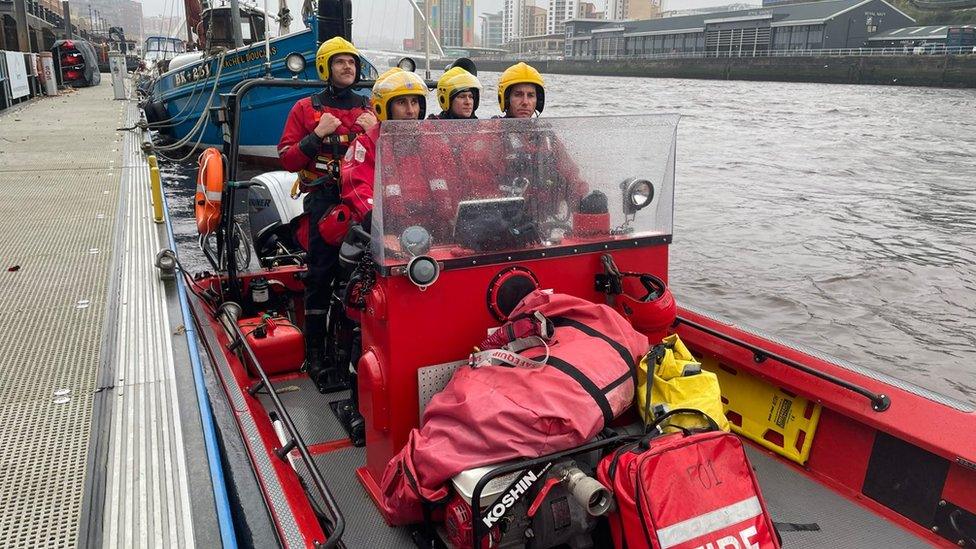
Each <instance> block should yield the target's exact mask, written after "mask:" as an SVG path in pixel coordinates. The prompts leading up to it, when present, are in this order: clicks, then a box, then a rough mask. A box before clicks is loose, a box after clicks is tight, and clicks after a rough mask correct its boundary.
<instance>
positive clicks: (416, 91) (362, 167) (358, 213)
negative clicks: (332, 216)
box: [337, 68, 427, 446]
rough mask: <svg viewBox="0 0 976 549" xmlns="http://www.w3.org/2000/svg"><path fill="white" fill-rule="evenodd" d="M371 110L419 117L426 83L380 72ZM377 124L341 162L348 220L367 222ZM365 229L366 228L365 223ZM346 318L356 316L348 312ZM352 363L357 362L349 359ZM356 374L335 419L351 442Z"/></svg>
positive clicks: (356, 417)
mask: <svg viewBox="0 0 976 549" xmlns="http://www.w3.org/2000/svg"><path fill="white" fill-rule="evenodd" d="M370 103H371V106H372V108H373V112H374V113H375V114H376V117H377V118H378V119H379V120H380V121H384V120H422V119H423V118H424V113H425V112H426V110H427V85H426V84H425V83H424V81H423V80H422V79H421V78H420V77H419V76H417V75H416V74H413V73H411V72H405V71H403V70H401V69H399V68H393V69H390V70H388V71H387V72H385V73H383V74H382V75H380V76H379V77H378V78H377V79H376V83H375V84H374V85H373V95H372V100H371V101H370ZM379 133H380V125H379V124H376V125H374V126H373V127H372V128H370V129H369V131H367V132H366V133H364V134H361V135H359V136H358V137H357V138H356V140H355V141H354V142H353V144H352V145H351V146H350V147H349V150H348V151H347V152H346V156H345V157H344V159H343V162H342V184H341V185H340V187H341V193H340V194H341V199H342V206H343V207H344V208H346V210H347V211H348V212H349V214H350V217H351V222H354V223H362V224H364V225H368V224H369V222H368V219H369V216H370V212H372V210H373V177H374V161H375V154H376V140H377V138H378V137H379ZM419 158H420V155H411V157H409V158H404V159H398V161H401V160H402V161H401V164H403V166H404V172H405V173H408V174H412V175H413V176H415V177H416V176H420V175H422V171H421V168H420V166H419V165H418V164H417V160H418V159H419ZM367 230H369V228H368V227H367ZM356 283H357V282H356V274H355V273H354V274H353V275H352V279H351V280H350V281H349V284H350V286H355V284H356ZM350 318H353V319H355V318H356V317H355V316H353V315H351V316H350ZM360 345H361V340H359V339H358V336H355V338H354V342H353V347H354V350H353V353H352V356H353V357H356V356H358V352H357V351H356V349H358V348H359V347H360ZM351 362H352V364H353V366H355V365H356V364H357V362H358V360H356V359H355V358H353V360H352V361H351ZM356 380H357V376H356V373H355V372H354V371H353V372H351V380H350V382H351V383H350V385H351V389H352V391H351V392H350V397H351V398H350V399H349V400H347V401H342V402H340V403H339V404H338V408H337V412H338V414H337V415H338V417H339V421H340V422H342V424H343V425H344V426H345V427H346V429H347V431H348V432H349V435H350V438H351V440H352V443H353V445H355V446H362V445H363V444H365V442H366V440H365V422H364V421H363V416H362V415H361V414H360V413H359V391H358V387H357V383H356Z"/></svg>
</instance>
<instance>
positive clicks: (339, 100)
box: [298, 90, 368, 192]
mask: <svg viewBox="0 0 976 549" xmlns="http://www.w3.org/2000/svg"><path fill="white" fill-rule="evenodd" d="M310 101H311V104H312V110H313V112H314V114H313V115H312V116H313V121H314V124H318V123H319V120H320V119H321V118H322V115H324V114H326V113H328V114H331V115H332V116H335V117H336V118H338V119H339V127H338V128H336V129H335V131H334V132H332V135H328V136H326V137H325V139H323V140H322V146H321V147H320V148H319V154H317V155H316V156H315V158H314V159H313V160H314V161H315V164H314V167H311V168H306V169H304V170H302V171H300V172H298V176H299V178H300V181H301V186H300V188H301V190H302V192H309V191H311V190H314V187H315V185H314V184H313V182H315V181H319V182H320V183H321V182H326V183H332V184H335V183H338V182H339V179H340V177H341V175H340V169H339V162H340V161H341V160H342V157H343V156H345V154H346V150H347V149H348V148H349V144H350V143H352V142H353V140H355V139H356V136H357V135H359V134H361V133H363V129H362V128H361V127H359V126H358V125H357V124H356V119H357V118H359V115H361V114H363V113H364V112H366V111H367V110H368V108H367V107H366V104H365V102H366V100H365V99H364V98H362V97H360V96H358V95H356V94H354V93H352V92H351V91H350V90H343V91H341V92H339V93H338V94H331V93H328V90H326V91H323V92H321V93H317V94H315V95H313V96H312V97H311V98H310ZM313 127H314V126H313ZM323 177H324V178H325V179H323Z"/></svg>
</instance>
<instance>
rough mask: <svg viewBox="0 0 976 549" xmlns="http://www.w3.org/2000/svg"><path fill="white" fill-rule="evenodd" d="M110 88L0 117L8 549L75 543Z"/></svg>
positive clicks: (113, 153) (109, 203)
mask: <svg viewBox="0 0 976 549" xmlns="http://www.w3.org/2000/svg"><path fill="white" fill-rule="evenodd" d="M111 92H112V88H111V85H110V84H109V85H108V86H101V87H98V88H90V89H83V90H79V91H77V92H75V93H71V94H67V95H63V96H60V97H56V98H46V99H43V100H38V101H34V102H31V103H27V104H25V105H23V106H21V107H15V108H13V109H10V110H8V111H7V112H5V113H4V114H3V115H0V287H2V288H3V291H2V292H0V545H3V546H4V547H72V546H75V545H76V544H77V541H78V540H77V535H78V521H79V517H80V515H81V507H82V494H83V486H84V482H85V473H86V458H87V454H88V441H89V433H90V426H91V417H92V401H93V398H92V395H93V393H94V391H95V388H96V372H97V368H98V364H99V361H100V359H101V358H102V356H101V353H100V347H101V339H102V328H103V322H104V318H105V312H106V292H107V283H106V281H107V278H108V274H109V270H110V262H111V258H112V248H113V244H114V230H115V217H116V205H117V204H118V199H119V183H120V179H121V178H120V175H121V170H120V169H119V166H118V165H119V163H120V156H119V153H118V150H119V148H120V145H121V139H122V136H121V135H120V134H119V133H118V132H116V131H115V129H116V128H117V127H118V126H119V125H120V124H121V122H122V120H123V118H122V112H123V108H124V104H123V103H121V102H117V101H112V99H111ZM68 136H71V137H70V138H69V137H68Z"/></svg>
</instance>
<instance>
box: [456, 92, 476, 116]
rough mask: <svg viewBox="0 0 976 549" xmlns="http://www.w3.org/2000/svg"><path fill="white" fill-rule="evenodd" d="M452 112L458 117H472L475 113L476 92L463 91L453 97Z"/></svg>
mask: <svg viewBox="0 0 976 549" xmlns="http://www.w3.org/2000/svg"><path fill="white" fill-rule="evenodd" d="M451 112H452V113H453V114H454V116H456V117H458V118H471V115H472V114H474V94H473V93H472V92H470V91H463V92H461V93H459V94H457V95H455V96H454V99H451Z"/></svg>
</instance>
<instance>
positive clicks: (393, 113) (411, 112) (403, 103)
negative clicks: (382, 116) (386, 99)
mask: <svg viewBox="0 0 976 549" xmlns="http://www.w3.org/2000/svg"><path fill="white" fill-rule="evenodd" d="M418 118H420V97H418V96H416V95H404V96H401V97H397V98H394V99H393V100H392V101H390V120H416V119H418Z"/></svg>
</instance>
